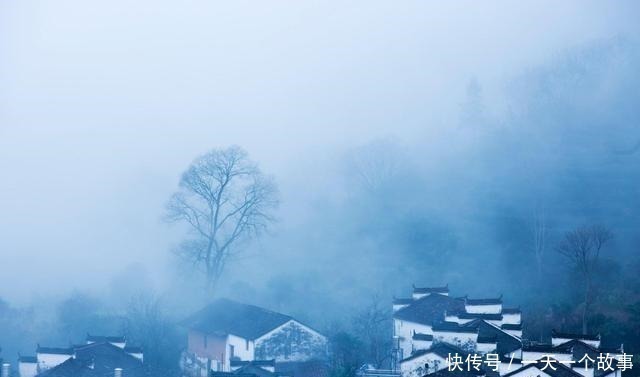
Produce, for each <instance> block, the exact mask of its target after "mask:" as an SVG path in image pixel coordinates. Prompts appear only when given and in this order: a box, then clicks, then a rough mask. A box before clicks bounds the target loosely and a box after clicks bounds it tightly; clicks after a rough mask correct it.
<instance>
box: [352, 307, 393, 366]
mask: <svg viewBox="0 0 640 377" xmlns="http://www.w3.org/2000/svg"><path fill="white" fill-rule="evenodd" d="M391 317H392V316H391V310H390V309H388V305H386V306H385V305H383V303H382V302H381V300H380V296H379V295H374V296H373V298H372V300H371V302H370V303H369V305H367V307H365V308H364V309H363V310H362V311H361V312H359V313H358V314H356V315H355V316H354V318H353V327H354V333H355V334H356V337H357V338H358V340H360V342H361V343H362V345H363V347H364V350H363V351H364V352H363V353H364V356H365V357H366V358H367V360H366V361H367V362H369V363H372V364H373V365H374V366H375V367H376V368H382V367H383V365H384V364H385V363H386V362H388V361H390V359H391V355H392V346H393V341H392V339H393V337H392V331H391V329H392V328H393V324H392V322H391Z"/></svg>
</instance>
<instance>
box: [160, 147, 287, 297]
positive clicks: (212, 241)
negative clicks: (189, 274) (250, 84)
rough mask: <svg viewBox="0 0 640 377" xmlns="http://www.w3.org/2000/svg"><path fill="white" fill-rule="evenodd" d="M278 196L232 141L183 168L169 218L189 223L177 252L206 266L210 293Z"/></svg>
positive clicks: (261, 224)
mask: <svg viewBox="0 0 640 377" xmlns="http://www.w3.org/2000/svg"><path fill="white" fill-rule="evenodd" d="M276 196H277V189H276V186H275V184H274V183H273V181H272V179H270V178H269V177H267V176H265V175H264V174H263V173H262V172H261V171H260V169H258V167H257V166H256V164H255V163H254V162H252V161H251V160H249V158H248V155H247V153H246V152H245V151H244V150H243V149H241V148H239V147H235V146H234V147H230V148H226V149H214V150H212V151H211V152H209V153H207V154H205V155H203V156H200V157H199V158H197V159H196V160H195V161H194V162H193V163H192V164H191V166H189V168H188V169H187V170H186V171H185V172H184V173H183V174H182V178H181V179H180V185H179V190H178V191H177V192H176V193H175V194H173V196H172V197H171V199H170V200H169V203H168V205H167V218H168V220H169V221H174V222H182V223H184V224H186V225H187V227H188V237H187V239H185V240H184V241H183V242H182V244H181V245H180V247H179V248H178V254H179V255H180V256H181V257H183V258H184V259H186V260H187V261H189V262H191V263H192V264H193V266H194V267H196V268H199V269H201V270H202V271H203V272H204V275H205V278H206V282H207V288H208V291H209V293H212V292H213V291H214V289H215V287H216V285H217V284H218V281H219V279H220V276H221V275H222V273H223V271H224V269H225V267H226V266H227V263H228V262H229V261H230V260H231V259H232V258H233V257H234V256H237V255H238V253H239V252H241V251H242V250H243V247H242V243H243V241H247V240H249V239H251V238H253V237H255V236H257V235H259V234H260V233H261V232H262V231H264V230H265V229H267V227H268V226H269V224H270V223H272V222H273V217H272V215H271V213H272V211H273V209H275V207H276V206H277V204H278V203H277V199H276Z"/></svg>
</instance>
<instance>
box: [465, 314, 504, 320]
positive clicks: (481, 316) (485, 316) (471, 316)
mask: <svg viewBox="0 0 640 377" xmlns="http://www.w3.org/2000/svg"><path fill="white" fill-rule="evenodd" d="M457 316H458V318H460V319H476V318H477V319H486V320H487V321H501V320H502V314H499V313H498V314H493V313H459V314H457Z"/></svg>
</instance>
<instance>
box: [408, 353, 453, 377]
mask: <svg viewBox="0 0 640 377" xmlns="http://www.w3.org/2000/svg"><path fill="white" fill-rule="evenodd" d="M425 364H429V371H428V372H429V373H431V372H435V371H438V370H441V369H445V368H447V363H446V359H444V358H442V357H440V356H438V355H436V354H435V353H432V352H429V353H426V354H424V355H421V356H418V357H416V358H414V359H411V360H407V361H404V362H402V363H400V373H401V374H402V377H422V376H424V375H425V374H426V373H427V370H426V369H425Z"/></svg>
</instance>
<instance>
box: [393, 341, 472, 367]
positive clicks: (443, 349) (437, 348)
mask: <svg viewBox="0 0 640 377" xmlns="http://www.w3.org/2000/svg"><path fill="white" fill-rule="evenodd" d="M428 353H435V354H436V355H438V356H440V357H443V358H445V359H446V358H447V357H449V354H452V355H454V354H456V353H457V354H458V355H460V356H466V355H467V352H466V351H464V350H463V349H461V348H458V347H456V346H454V345H451V344H449V343H444V342H439V343H436V344H434V345H432V346H431V347H429V348H428V349H426V350H420V351H416V352H414V353H412V354H411V356H409V357H407V358H405V359H404V360H402V361H401V362H404V361H409V360H412V359H415V358H416V357H420V356H422V355H426V354H428Z"/></svg>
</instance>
